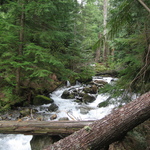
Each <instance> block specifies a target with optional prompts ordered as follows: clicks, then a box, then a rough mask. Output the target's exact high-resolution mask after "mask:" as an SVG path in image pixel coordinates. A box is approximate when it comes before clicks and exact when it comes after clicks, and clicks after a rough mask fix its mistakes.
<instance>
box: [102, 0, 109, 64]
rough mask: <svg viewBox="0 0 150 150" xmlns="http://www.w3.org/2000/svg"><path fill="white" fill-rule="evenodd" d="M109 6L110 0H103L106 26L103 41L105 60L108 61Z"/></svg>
mask: <svg viewBox="0 0 150 150" xmlns="http://www.w3.org/2000/svg"><path fill="white" fill-rule="evenodd" d="M107 7H108V0H104V1H103V18H104V20H103V26H104V31H103V34H104V43H103V61H104V62H106V61H107V55H108V46H107V29H106V25H107Z"/></svg>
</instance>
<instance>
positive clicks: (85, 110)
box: [80, 107, 89, 114]
mask: <svg viewBox="0 0 150 150" xmlns="http://www.w3.org/2000/svg"><path fill="white" fill-rule="evenodd" d="M88 112H89V110H88V109H86V108H83V107H81V108H80V113H81V114H87V113H88Z"/></svg>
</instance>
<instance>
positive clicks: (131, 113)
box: [43, 92, 150, 150]
mask: <svg viewBox="0 0 150 150" xmlns="http://www.w3.org/2000/svg"><path fill="white" fill-rule="evenodd" d="M149 118H150V92H147V93H145V94H143V95H142V96H140V97H139V98H137V99H136V100H133V101H132V102H130V103H128V104H126V105H124V106H123V107H121V108H120V109H118V110H115V111H114V112H113V113H111V114H109V115H107V116H106V117H104V118H102V119H101V120H97V121H95V122H94V123H92V124H90V125H89V126H86V127H84V128H82V129H81V130H79V131H77V132H74V133H73V134H71V135H69V136H67V137H66V138H64V139H62V140H59V141H58V142H56V143H54V144H52V145H50V146H48V147H46V148H44V149H43V150H100V149H102V148H104V147H107V146H108V145H110V144H111V143H113V142H115V141H117V140H119V139H120V138H123V137H124V136H125V135H126V133H127V132H128V131H130V130H131V129H133V128H134V127H136V126H137V125H139V124H141V123H142V122H144V121H146V120H147V119H149Z"/></svg>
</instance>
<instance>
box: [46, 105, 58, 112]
mask: <svg viewBox="0 0 150 150" xmlns="http://www.w3.org/2000/svg"><path fill="white" fill-rule="evenodd" d="M48 110H49V111H51V112H53V111H57V110H58V106H57V105H56V104H55V103H52V104H51V105H50V106H49V107H48Z"/></svg>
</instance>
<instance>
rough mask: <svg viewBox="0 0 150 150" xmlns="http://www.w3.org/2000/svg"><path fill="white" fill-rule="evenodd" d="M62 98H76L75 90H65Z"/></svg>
mask: <svg viewBox="0 0 150 150" xmlns="http://www.w3.org/2000/svg"><path fill="white" fill-rule="evenodd" d="M61 98H63V99H74V98H75V94H74V93H73V92H70V91H68V90H65V91H64V92H63V93H62V95H61Z"/></svg>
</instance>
